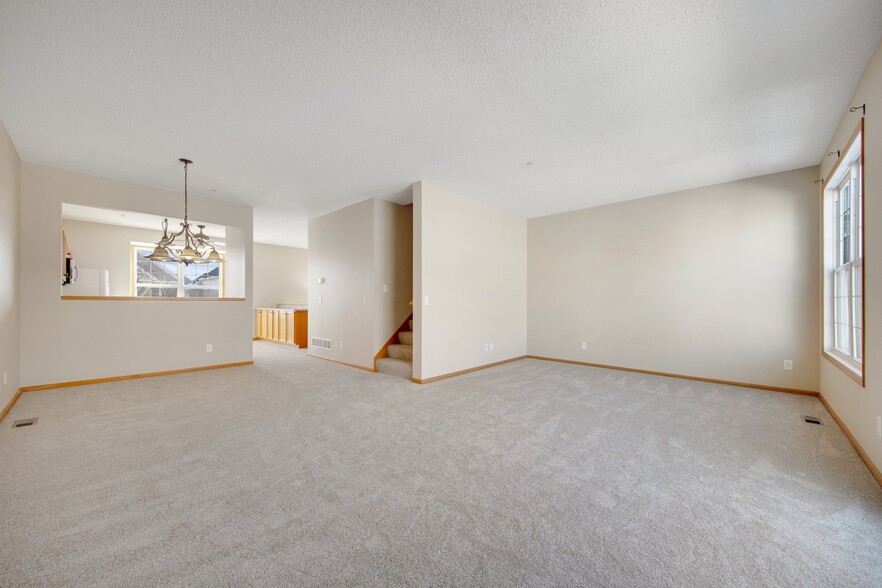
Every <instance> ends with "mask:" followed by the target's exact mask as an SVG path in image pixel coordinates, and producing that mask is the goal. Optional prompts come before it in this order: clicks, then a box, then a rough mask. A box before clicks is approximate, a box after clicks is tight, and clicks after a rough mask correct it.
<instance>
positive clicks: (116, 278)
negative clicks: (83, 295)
mask: <svg viewBox="0 0 882 588" xmlns="http://www.w3.org/2000/svg"><path fill="white" fill-rule="evenodd" d="M63 223H64V229H65V232H66V233H67V241H68V244H69V245H70V250H71V253H72V254H73V256H74V259H76V262H77V267H80V268H86V267H88V268H102V269H106V270H108V272H109V274H110V295H111V296H131V295H132V288H131V282H132V250H131V244H132V242H133V241H135V242H140V243H151V242H153V243H155V242H156V241H158V240H159V237H160V236H161V234H162V232H161V231H160V230H155V231H149V230H147V229H136V228H133V227H119V226H115V225H108V224H104V223H91V222H85V221H75V220H70V219H63ZM65 288H66V287H65V286H62V287H61V294H62V295H64V294H65Z"/></svg>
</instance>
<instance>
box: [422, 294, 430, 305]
mask: <svg viewBox="0 0 882 588" xmlns="http://www.w3.org/2000/svg"><path fill="white" fill-rule="evenodd" d="M423 304H425V305H426V306H429V297H428V296H424V297H423Z"/></svg>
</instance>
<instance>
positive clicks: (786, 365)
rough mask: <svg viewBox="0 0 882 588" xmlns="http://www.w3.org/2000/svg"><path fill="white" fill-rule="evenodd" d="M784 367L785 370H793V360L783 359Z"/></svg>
mask: <svg viewBox="0 0 882 588" xmlns="http://www.w3.org/2000/svg"><path fill="white" fill-rule="evenodd" d="M784 369H785V370H787V371H792V370H793V360H792V359H785V360H784Z"/></svg>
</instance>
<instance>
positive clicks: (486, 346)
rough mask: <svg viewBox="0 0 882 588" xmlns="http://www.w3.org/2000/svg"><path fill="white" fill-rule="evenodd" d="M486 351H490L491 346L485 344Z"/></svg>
mask: <svg viewBox="0 0 882 588" xmlns="http://www.w3.org/2000/svg"><path fill="white" fill-rule="evenodd" d="M484 351H490V344H489V343H484Z"/></svg>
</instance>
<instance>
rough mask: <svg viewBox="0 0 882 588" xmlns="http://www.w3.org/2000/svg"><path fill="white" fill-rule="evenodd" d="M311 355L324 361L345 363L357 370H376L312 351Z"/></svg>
mask: <svg viewBox="0 0 882 588" xmlns="http://www.w3.org/2000/svg"><path fill="white" fill-rule="evenodd" d="M309 356H310V357H314V358H316V359H321V360H322V361H330V362H331V363H336V364H338V365H345V366H346V367H351V368H355V369H357V370H364V371H366V372H375V371H376V370H374V369H371V368H369V367H366V366H363V365H355V364H354V363H346V362H345V361H337V360H336V359H329V358H327V357H322V356H321V355H313V354H312V353H310V354H309Z"/></svg>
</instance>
